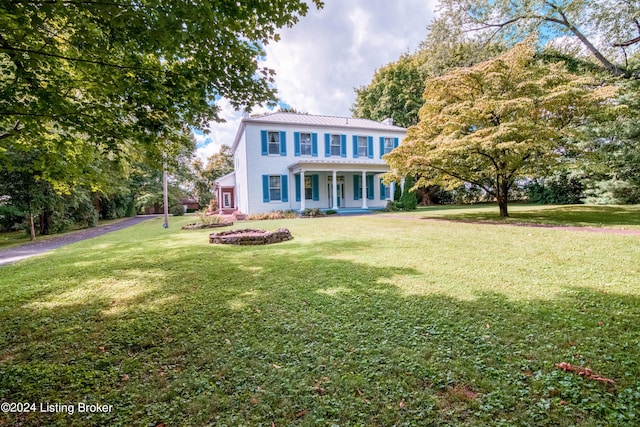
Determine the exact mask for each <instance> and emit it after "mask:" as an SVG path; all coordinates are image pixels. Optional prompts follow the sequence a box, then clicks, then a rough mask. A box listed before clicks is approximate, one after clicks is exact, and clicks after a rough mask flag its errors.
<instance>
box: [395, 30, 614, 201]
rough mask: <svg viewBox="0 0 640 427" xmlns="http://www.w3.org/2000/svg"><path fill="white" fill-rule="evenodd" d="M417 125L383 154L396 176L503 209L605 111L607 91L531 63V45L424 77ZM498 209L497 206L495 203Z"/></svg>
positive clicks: (610, 91) (557, 68) (560, 68)
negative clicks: (469, 188) (461, 189)
mask: <svg viewBox="0 0 640 427" xmlns="http://www.w3.org/2000/svg"><path fill="white" fill-rule="evenodd" d="M426 87H427V89H426V90H425V92H424V99H425V104H424V106H423V107H422V108H421V109H420V122H419V123H418V124H417V125H416V126H412V127H411V128H409V130H408V132H407V138H406V139H405V140H404V142H403V144H402V146H400V147H399V148H397V149H396V150H394V151H393V152H392V153H390V154H389V155H387V157H386V158H387V161H388V162H389V164H390V165H391V168H392V169H394V170H395V171H397V172H396V174H398V173H399V174H400V175H409V174H412V175H415V174H419V175H421V176H422V179H421V180H422V182H420V183H419V184H420V185H429V184H438V185H442V186H445V187H448V188H453V187H456V186H458V185H460V184H461V183H463V182H467V183H471V184H474V185H477V186H478V187H480V188H483V189H484V190H485V191H486V192H487V193H489V194H490V195H492V196H494V197H495V198H496V199H497V200H498V202H499V203H500V204H501V203H504V209H505V213H506V200H507V197H508V192H509V190H510V188H511V186H512V185H513V183H514V182H515V180H516V179H518V178H521V177H528V176H535V175H537V174H540V173H543V172H545V171H547V170H548V169H550V168H552V167H553V166H554V165H555V164H556V163H557V161H558V158H559V156H560V155H561V153H563V152H564V151H565V150H566V149H567V148H568V144H569V141H571V140H572V139H575V138H579V137H580V134H579V127H578V125H579V124H583V123H584V122H585V121H586V120H589V119H591V118H592V117H593V116H594V115H595V113H596V112H601V111H602V110H604V109H608V108H611V107H610V103H609V102H608V99H610V98H611V97H613V96H615V93H616V91H615V89H614V88H613V87H610V86H605V87H597V90H596V82H594V81H593V79H591V78H589V77H584V76H578V75H576V74H573V73H571V72H569V71H568V70H567V69H566V67H565V65H564V64H563V63H554V64H548V63H543V62H542V61H541V60H539V59H537V58H536V47H535V40H533V39H529V40H527V41H525V42H522V43H520V44H518V45H516V46H515V47H514V48H513V49H511V50H509V51H507V52H505V53H504V54H502V55H500V56H498V57H497V58H496V59H492V60H489V61H486V62H482V63H480V64H477V65H475V66H473V67H469V68H458V69H455V70H453V71H451V72H449V73H448V74H446V75H444V76H442V77H436V78H430V79H428V80H427V82H426ZM501 207H502V205H501Z"/></svg>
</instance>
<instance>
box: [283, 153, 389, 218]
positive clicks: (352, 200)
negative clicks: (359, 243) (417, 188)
mask: <svg viewBox="0 0 640 427" xmlns="http://www.w3.org/2000/svg"><path fill="white" fill-rule="evenodd" d="M289 170H290V173H291V174H292V176H293V181H294V183H293V184H294V185H293V187H294V188H293V189H292V190H293V192H294V197H293V198H291V202H290V203H291V208H292V209H294V210H300V211H304V210H305V209H308V208H319V209H322V210H329V209H330V210H335V211H337V212H338V213H341V214H342V213H344V214H362V213H366V212H368V210H370V209H383V208H385V207H386V205H387V201H388V200H393V193H394V186H393V185H386V184H384V183H383V182H382V175H383V174H384V173H386V172H388V171H389V167H388V166H387V164H386V163H384V161H382V162H350V161H343V162H337V161H334V162H326V161H315V162H314V161H305V162H298V163H295V164H293V165H291V166H289Z"/></svg>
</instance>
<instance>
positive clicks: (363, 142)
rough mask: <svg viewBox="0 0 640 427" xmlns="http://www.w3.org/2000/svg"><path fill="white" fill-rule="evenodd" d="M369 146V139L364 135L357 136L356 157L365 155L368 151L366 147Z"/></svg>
mask: <svg viewBox="0 0 640 427" xmlns="http://www.w3.org/2000/svg"><path fill="white" fill-rule="evenodd" d="M368 147H369V141H368V138H367V137H366V136H359V137H358V157H367V156H368V155H369V152H368V150H367V148H368Z"/></svg>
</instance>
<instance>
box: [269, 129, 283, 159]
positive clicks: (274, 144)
mask: <svg viewBox="0 0 640 427" xmlns="http://www.w3.org/2000/svg"><path fill="white" fill-rule="evenodd" d="M267 141H268V142H269V154H280V132H267Z"/></svg>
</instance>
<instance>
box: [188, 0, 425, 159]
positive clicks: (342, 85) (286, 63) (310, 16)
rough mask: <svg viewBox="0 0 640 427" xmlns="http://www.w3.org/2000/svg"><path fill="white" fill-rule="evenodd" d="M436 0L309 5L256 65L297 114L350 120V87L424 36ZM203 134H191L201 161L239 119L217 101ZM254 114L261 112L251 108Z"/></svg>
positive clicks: (330, 0) (331, 0) (228, 137)
mask: <svg viewBox="0 0 640 427" xmlns="http://www.w3.org/2000/svg"><path fill="white" fill-rule="evenodd" d="M436 3H437V1H436V0H325V5H324V8H323V9H320V10H317V9H316V8H315V6H311V7H310V9H309V12H308V13H307V16H304V17H302V18H301V19H300V21H299V22H298V23H297V24H296V25H295V26H294V27H292V28H283V29H282V30H280V36H281V39H280V41H279V42H277V43H275V42H271V43H270V44H268V45H267V46H265V51H266V56H265V60H264V62H263V63H262V64H261V65H263V66H267V67H269V68H272V69H274V70H275V72H276V75H275V85H276V88H277V90H278V96H279V98H280V100H281V101H282V102H284V103H286V104H288V105H289V106H291V107H293V108H295V109H296V110H298V111H302V112H306V113H309V114H319V115H330V116H347V117H350V116H351V112H350V108H351V105H352V104H353V103H354V101H355V91H354V88H357V87H360V86H365V85H367V84H369V83H370V82H371V79H372V77H373V74H374V73H375V71H376V70H377V69H379V68H380V67H382V66H384V65H386V64H388V63H390V62H393V61H395V60H397V59H398V58H399V57H400V55H401V54H403V53H406V52H413V51H415V50H416V49H417V48H418V46H419V44H420V42H421V41H422V40H424V38H425V37H426V34H427V31H426V27H427V25H429V23H430V22H431V20H432V19H433V16H434V7H435V5H436ZM219 105H220V107H221V108H222V111H221V114H220V116H221V117H222V118H223V119H225V120H226V121H227V122H226V123H212V124H211V125H210V127H209V130H210V133H209V134H208V135H202V134H200V133H197V134H196V141H197V144H198V147H199V148H198V155H199V156H200V157H201V158H202V159H203V160H205V161H206V158H207V157H208V156H210V155H211V154H213V153H216V152H218V150H219V148H220V145H221V144H227V145H231V144H232V143H233V139H234V137H235V134H236V131H237V129H238V126H239V124H240V120H241V119H242V113H241V112H237V111H234V110H233V108H232V107H231V106H230V105H229V103H228V102H226V101H225V100H224V99H221V100H220V101H219ZM256 112H269V110H267V109H266V108H263V107H257V108H254V109H253V110H252V113H256Z"/></svg>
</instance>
